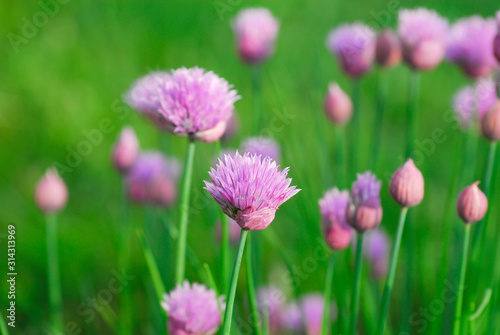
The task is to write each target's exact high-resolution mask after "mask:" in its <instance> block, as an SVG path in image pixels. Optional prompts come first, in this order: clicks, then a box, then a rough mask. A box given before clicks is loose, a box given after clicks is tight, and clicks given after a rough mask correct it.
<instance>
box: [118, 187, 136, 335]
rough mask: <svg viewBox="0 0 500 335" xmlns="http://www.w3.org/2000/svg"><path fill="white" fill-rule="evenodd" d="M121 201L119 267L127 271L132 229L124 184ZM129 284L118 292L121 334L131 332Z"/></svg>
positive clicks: (127, 334) (124, 334) (126, 334)
mask: <svg viewBox="0 0 500 335" xmlns="http://www.w3.org/2000/svg"><path fill="white" fill-rule="evenodd" d="M122 188H123V189H122V194H121V196H122V203H121V213H120V222H119V223H118V224H119V227H120V251H119V263H120V268H121V269H125V270H126V271H128V269H129V266H130V233H131V231H132V229H131V224H130V220H129V216H128V206H127V198H126V186H125V183H123V186H122ZM129 286H130V285H126V286H124V287H123V289H122V290H121V292H120V318H119V330H120V331H119V332H120V334H123V335H129V334H132V320H133V318H132V315H131V308H130V307H131V301H130V300H131V298H130V287H129Z"/></svg>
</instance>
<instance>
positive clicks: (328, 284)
mask: <svg viewBox="0 0 500 335" xmlns="http://www.w3.org/2000/svg"><path fill="white" fill-rule="evenodd" d="M334 267H335V254H332V255H331V256H330V261H329V262H328V268H327V269H326V280H325V305H324V308H323V323H322V325H321V334H322V335H327V334H328V328H329V324H330V317H329V316H330V305H331V303H332V302H331V300H332V286H333V269H334Z"/></svg>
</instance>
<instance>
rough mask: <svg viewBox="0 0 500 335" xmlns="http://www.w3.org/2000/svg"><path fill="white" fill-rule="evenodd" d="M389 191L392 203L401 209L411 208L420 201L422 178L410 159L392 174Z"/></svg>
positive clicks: (421, 196) (422, 187)
mask: <svg viewBox="0 0 500 335" xmlns="http://www.w3.org/2000/svg"><path fill="white" fill-rule="evenodd" d="M389 191H390V192H391V196H392V198H393V199H394V201H396V202H397V203H398V204H400V205H401V206H402V207H413V206H416V205H418V204H419V203H420V202H421V201H422V199H423V198H424V177H423V176H422V172H420V170H419V169H417V167H416V166H415V164H414V163H413V160H412V159H411V158H410V159H408V160H407V161H406V163H404V164H403V166H401V167H400V168H399V169H397V170H396V172H394V174H393V175H392V178H391V182H390V184H389Z"/></svg>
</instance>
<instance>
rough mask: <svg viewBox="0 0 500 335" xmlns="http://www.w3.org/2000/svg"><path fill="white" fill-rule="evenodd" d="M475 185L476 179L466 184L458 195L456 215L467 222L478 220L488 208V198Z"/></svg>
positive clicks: (476, 183)
mask: <svg viewBox="0 0 500 335" xmlns="http://www.w3.org/2000/svg"><path fill="white" fill-rule="evenodd" d="M477 185H479V182H478V181H476V182H475V183H473V184H472V185H470V186H467V187H466V188H464V189H463V190H462V192H460V194H459V196H458V200H457V212H458V216H460V218H461V219H462V220H463V221H464V222H465V223H467V224H468V223H474V222H477V221H480V220H481V219H482V218H483V217H484V215H485V214H486V211H487V210H488V199H487V198H486V196H485V195H484V193H483V192H482V191H481V190H480V189H479V187H478V186H477Z"/></svg>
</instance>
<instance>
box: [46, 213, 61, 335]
mask: <svg viewBox="0 0 500 335" xmlns="http://www.w3.org/2000/svg"><path fill="white" fill-rule="evenodd" d="M46 221H47V224H46V229H47V263H48V264H47V266H48V283H49V302H50V312H51V317H52V320H51V328H52V332H53V333H54V334H59V333H61V332H62V331H63V316H62V295H61V277H60V274H59V256H58V252H57V217H56V215H55V214H49V215H47V216H46Z"/></svg>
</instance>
